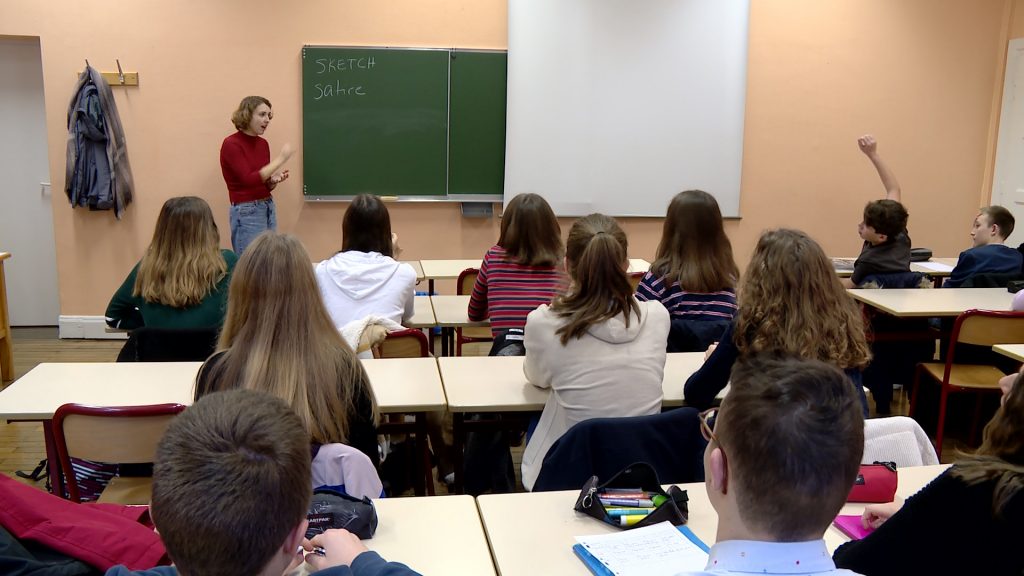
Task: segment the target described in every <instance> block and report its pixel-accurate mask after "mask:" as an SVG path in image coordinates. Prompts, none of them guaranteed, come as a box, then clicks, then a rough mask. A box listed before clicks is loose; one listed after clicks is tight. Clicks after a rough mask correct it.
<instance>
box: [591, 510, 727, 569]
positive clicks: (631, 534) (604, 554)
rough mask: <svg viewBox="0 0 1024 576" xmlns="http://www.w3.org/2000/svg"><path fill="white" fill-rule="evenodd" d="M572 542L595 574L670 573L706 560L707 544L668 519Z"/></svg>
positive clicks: (703, 566) (701, 566)
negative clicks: (650, 524)
mask: <svg viewBox="0 0 1024 576" xmlns="http://www.w3.org/2000/svg"><path fill="white" fill-rule="evenodd" d="M576 541H577V542H578V544H576V545H574V546H573V547H572V551H573V552H575V553H576V555H577V556H579V558H580V560H582V561H583V563H584V564H586V565H587V568H589V569H590V571H591V572H593V573H594V574H595V575H596V576H674V575H675V574H678V573H679V572H687V571H699V570H703V569H704V568H705V567H706V566H707V563H708V550H709V548H708V545H707V544H705V543H704V542H702V541H701V540H700V538H698V537H697V535H696V534H694V533H693V531H692V530H690V529H689V528H687V527H686V526H678V527H676V526H673V525H672V524H671V523H669V522H662V523H660V524H655V525H654V526H646V527H644V528H635V529H633V530H625V531H623V532H617V533H615V534H600V535H597V536H578V537H577V538H576Z"/></svg>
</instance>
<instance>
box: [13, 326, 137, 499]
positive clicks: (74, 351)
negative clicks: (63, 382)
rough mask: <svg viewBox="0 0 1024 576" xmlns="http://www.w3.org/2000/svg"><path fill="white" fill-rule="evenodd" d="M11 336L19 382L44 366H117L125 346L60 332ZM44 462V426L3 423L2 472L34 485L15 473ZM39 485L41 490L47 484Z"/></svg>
mask: <svg viewBox="0 0 1024 576" xmlns="http://www.w3.org/2000/svg"><path fill="white" fill-rule="evenodd" d="M11 335H12V338H11V340H12V342H13V344H14V378H15V379H18V378H20V377H21V376H22V375H23V374H25V373H26V372H28V371H29V370H31V369H33V368H35V367H36V365H37V364H39V363H41V362H113V361H114V360H116V359H117V353H118V352H119V351H120V350H121V346H123V345H124V342H123V341H119V340H60V339H58V338H57V329H56V328H12V329H11ZM7 384H9V383H8V382H5V383H4V385H7ZM43 458H46V448H45V446H44V445H43V428H42V424H39V423H37V422H15V423H11V424H7V423H0V472H2V473H3V474H6V475H8V476H11V477H14V478H17V479H18V480H20V481H22V482H25V483H26V484H34V483H33V482H31V481H29V480H24V479H22V478H18V477H17V476H15V475H14V471H15V470H32V469H33V468H35V466H36V465H37V464H38V463H39V461H40V460H42V459H43ZM36 485H37V486H39V487H40V488H41V487H42V486H43V483H42V482H39V483H38V484H36Z"/></svg>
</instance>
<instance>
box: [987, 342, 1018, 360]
mask: <svg viewBox="0 0 1024 576" xmlns="http://www.w3.org/2000/svg"><path fill="white" fill-rule="evenodd" d="M992 350H995V351H996V352H998V353H999V354H1002V355H1003V356H1008V357H1010V358H1013V359H1014V360H1016V361H1018V362H1024V344H996V345H995V346H993V347H992Z"/></svg>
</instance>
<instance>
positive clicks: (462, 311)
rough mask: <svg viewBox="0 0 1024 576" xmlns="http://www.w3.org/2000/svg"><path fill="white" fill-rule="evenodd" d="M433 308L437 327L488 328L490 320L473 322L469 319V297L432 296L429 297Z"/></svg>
mask: <svg viewBox="0 0 1024 576" xmlns="http://www.w3.org/2000/svg"><path fill="white" fill-rule="evenodd" d="M430 303H431V304H432V305H433V306H434V318H435V320H436V321H437V325H438V326H444V327H452V326H454V327H457V328H465V327H467V326H490V325H491V321H490V320H483V321H480V322H473V321H471V320H470V319H469V296H468V295H466V296H458V295H434V296H431V297H430Z"/></svg>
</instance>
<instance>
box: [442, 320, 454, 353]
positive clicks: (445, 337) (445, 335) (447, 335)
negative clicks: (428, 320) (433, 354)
mask: <svg viewBox="0 0 1024 576" xmlns="http://www.w3.org/2000/svg"><path fill="white" fill-rule="evenodd" d="M452 332H454V329H453V328H451V327H449V326H442V327H441V356H454V353H453V352H454V351H453V350H452V347H451V344H450V342H451V340H452Z"/></svg>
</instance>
